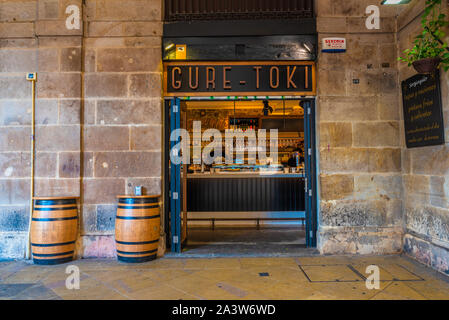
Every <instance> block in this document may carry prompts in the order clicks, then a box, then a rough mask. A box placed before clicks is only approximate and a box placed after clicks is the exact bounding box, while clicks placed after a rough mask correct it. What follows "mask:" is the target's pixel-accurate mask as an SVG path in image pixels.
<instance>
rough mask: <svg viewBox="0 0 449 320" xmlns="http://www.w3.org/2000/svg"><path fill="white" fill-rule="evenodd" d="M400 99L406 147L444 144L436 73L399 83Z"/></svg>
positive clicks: (439, 92)
mask: <svg viewBox="0 0 449 320" xmlns="http://www.w3.org/2000/svg"><path fill="white" fill-rule="evenodd" d="M402 100H403V107H404V125H405V140H406V143H407V148H417V147H424V146H434V145H440V144H444V120H443V110H442V106H441V91H440V77H439V72H438V71H437V72H436V73H433V74H418V75H416V76H413V77H411V78H409V79H407V80H405V81H403V82H402Z"/></svg>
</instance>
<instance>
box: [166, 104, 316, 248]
mask: <svg viewBox="0 0 449 320" xmlns="http://www.w3.org/2000/svg"><path fill="white" fill-rule="evenodd" d="M295 100H296V99H295ZM298 100H301V105H302V107H303V108H304V140H305V141H304V142H305V144H304V148H305V150H304V153H305V169H306V188H305V189H306V190H305V195H306V197H305V199H306V201H305V202H306V245H307V247H316V245H317V225H318V221H317V178H316V163H317V162H316V161H317V159H316V151H315V150H316V140H315V132H316V130H315V129H316V126H315V99H301V98H298ZM165 109H166V110H165V117H166V122H165V123H166V130H165V135H166V141H167V143H166V148H165V155H166V157H168V159H166V161H165V162H166V164H165V176H166V179H165V185H166V188H165V192H166V197H165V200H166V203H167V202H168V201H169V202H170V205H169V206H166V210H165V213H166V215H165V217H166V220H165V221H166V225H165V227H166V228H165V230H166V233H168V232H169V233H170V237H169V239H168V241H167V245H170V246H171V251H172V252H174V253H181V250H182V248H181V232H182V230H181V204H182V201H181V199H182V196H183V195H182V191H181V164H177V165H175V164H173V163H171V161H170V152H177V151H174V146H175V145H176V144H178V143H179V142H180V141H181V138H180V137H178V139H177V140H176V141H170V134H171V132H173V130H175V129H179V128H180V126H181V101H180V99H179V98H173V99H170V100H166V102H165ZM168 119H169V121H170V122H168ZM168 124H169V125H168ZM168 129H169V130H168ZM167 146H170V148H168V147H167Z"/></svg>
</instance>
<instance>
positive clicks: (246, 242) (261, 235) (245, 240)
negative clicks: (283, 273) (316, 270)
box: [183, 226, 318, 258]
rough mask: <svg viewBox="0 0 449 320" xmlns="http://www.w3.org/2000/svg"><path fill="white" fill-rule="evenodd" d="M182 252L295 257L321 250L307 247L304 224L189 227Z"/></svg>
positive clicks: (197, 256)
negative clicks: (295, 225)
mask: <svg viewBox="0 0 449 320" xmlns="http://www.w3.org/2000/svg"><path fill="white" fill-rule="evenodd" d="M188 232H189V233H188V242H187V248H186V249H185V250H184V251H183V255H186V256H188V257H196V258H204V257H210V256H219V257H296V256H298V255H305V254H306V255H310V254H313V253H318V251H317V250H315V249H306V245H305V233H306V231H305V228H304V227H302V226H297V227H279V228H273V227H272V228H261V229H260V230H258V229H257V228H256V227H253V228H235V227H234V228H226V227H218V228H216V229H215V230H212V229H210V228H189V231H188Z"/></svg>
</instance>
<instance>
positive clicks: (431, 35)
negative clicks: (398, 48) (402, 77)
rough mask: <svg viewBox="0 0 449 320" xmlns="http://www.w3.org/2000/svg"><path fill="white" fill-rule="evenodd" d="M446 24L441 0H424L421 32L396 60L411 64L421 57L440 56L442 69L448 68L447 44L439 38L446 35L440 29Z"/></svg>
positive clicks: (448, 23) (448, 53)
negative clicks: (403, 55)
mask: <svg viewBox="0 0 449 320" xmlns="http://www.w3.org/2000/svg"><path fill="white" fill-rule="evenodd" d="M448 25H449V22H448V21H446V15H445V14H444V13H442V10H441V0H426V7H425V9H424V13H423V15H422V16H421V26H422V32H421V34H419V35H418V36H416V37H415V40H414V41H413V47H412V48H411V49H407V50H405V51H404V54H405V57H399V58H398V60H399V61H403V62H406V63H408V65H409V66H411V65H412V64H413V62H415V61H418V60H421V59H425V58H440V59H441V66H442V67H443V68H444V70H445V71H447V70H449V52H448V51H449V49H448V44H447V43H446V42H443V41H442V40H441V39H444V37H445V36H446V34H445V33H444V31H443V30H442V29H443V28H444V27H446V26H448Z"/></svg>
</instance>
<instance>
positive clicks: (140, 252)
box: [117, 249, 157, 255]
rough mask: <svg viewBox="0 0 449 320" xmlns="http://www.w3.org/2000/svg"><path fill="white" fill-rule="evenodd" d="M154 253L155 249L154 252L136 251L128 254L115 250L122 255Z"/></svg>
mask: <svg viewBox="0 0 449 320" xmlns="http://www.w3.org/2000/svg"><path fill="white" fill-rule="evenodd" d="M155 252H157V249H155V250H149V251H137V252H128V251H120V250H117V253H119V254H123V255H134V254H149V253H155Z"/></svg>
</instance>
